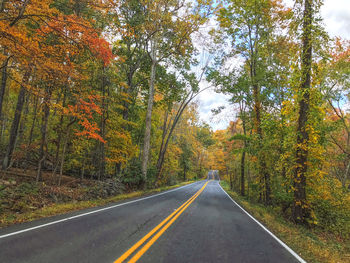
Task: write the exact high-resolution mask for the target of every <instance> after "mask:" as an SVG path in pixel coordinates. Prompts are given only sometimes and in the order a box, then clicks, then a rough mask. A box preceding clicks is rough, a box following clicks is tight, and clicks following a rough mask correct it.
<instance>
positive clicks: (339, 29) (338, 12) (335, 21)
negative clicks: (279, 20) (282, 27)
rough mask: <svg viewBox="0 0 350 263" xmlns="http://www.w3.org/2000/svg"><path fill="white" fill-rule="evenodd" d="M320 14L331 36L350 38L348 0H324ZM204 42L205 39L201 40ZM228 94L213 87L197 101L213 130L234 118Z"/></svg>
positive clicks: (349, 6)
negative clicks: (218, 91) (217, 112)
mask: <svg viewBox="0 0 350 263" xmlns="http://www.w3.org/2000/svg"><path fill="white" fill-rule="evenodd" d="M284 2H285V3H286V5H287V6H290V7H291V6H293V4H294V1H293V0H284ZM321 16H322V17H323V21H324V22H323V23H324V27H325V29H326V31H327V32H328V33H329V35H330V36H331V37H335V36H339V37H341V38H343V39H348V40H350V0H324V5H323V6H322V8H321ZM213 26H215V25H214V22H211V24H210V26H209V27H208V29H209V28H212V27H213ZM201 41H202V44H205V41H206V40H205V39H204V40H203V39H202V40H201ZM200 85H201V87H202V88H206V87H208V86H210V85H209V83H207V82H206V81H205V80H203V81H202V82H201V84H200ZM229 98H230V97H229V96H227V95H224V94H220V93H216V92H215V91H214V89H213V88H209V89H207V90H205V91H203V92H202V93H201V94H200V95H199V97H198V100H197V102H198V103H199V115H200V118H201V120H202V121H204V122H206V123H208V124H209V125H210V126H211V127H212V128H213V130H220V129H225V128H226V127H227V126H228V124H229V122H230V120H233V119H235V117H236V111H235V109H234V107H233V106H232V105H230V104H229V102H228V100H229ZM220 106H225V109H224V110H223V111H222V113H221V114H220V115H218V116H213V114H212V112H211V110H212V109H216V108H218V107H220Z"/></svg>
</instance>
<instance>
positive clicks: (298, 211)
mask: <svg viewBox="0 0 350 263" xmlns="http://www.w3.org/2000/svg"><path fill="white" fill-rule="evenodd" d="M311 27H312V0H305V2H304V15H303V37H302V57H301V73H302V75H301V84H300V91H301V94H302V97H301V99H300V101H299V115H298V128H297V144H296V168H295V170H294V178H293V179H294V202H293V211H292V213H293V214H292V216H293V220H294V222H296V223H305V219H306V217H307V216H308V210H309V209H308V208H307V200H306V189H305V188H306V173H307V169H308V165H307V160H308V150H307V147H308V140H309V135H308V132H307V130H306V126H307V121H308V113H309V103H310V102H309V99H310V83H311V63H312V40H311Z"/></svg>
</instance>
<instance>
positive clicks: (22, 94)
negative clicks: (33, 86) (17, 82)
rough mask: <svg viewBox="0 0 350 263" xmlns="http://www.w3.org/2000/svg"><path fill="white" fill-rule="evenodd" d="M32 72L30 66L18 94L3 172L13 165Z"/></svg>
mask: <svg viewBox="0 0 350 263" xmlns="http://www.w3.org/2000/svg"><path fill="white" fill-rule="evenodd" d="M31 70H32V66H31V65H29V68H28V69H27V71H26V72H25V73H24V76H23V79H22V85H21V88H20V90H19V93H18V97H17V105H16V110H15V116H14V118H13V121H12V125H11V131H10V139H9V144H8V146H7V150H6V154H5V157H4V160H3V162H2V169H3V170H5V169H7V168H8V166H9V164H10V163H11V159H12V154H13V150H14V148H15V144H16V140H17V134H18V127H19V123H20V121H21V115H22V109H23V104H24V100H25V97H26V87H25V85H26V84H27V83H28V81H29V77H30V74H31Z"/></svg>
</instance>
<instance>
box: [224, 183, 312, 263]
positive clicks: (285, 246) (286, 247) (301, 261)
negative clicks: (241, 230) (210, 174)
mask: <svg viewBox="0 0 350 263" xmlns="http://www.w3.org/2000/svg"><path fill="white" fill-rule="evenodd" d="M218 185H219V186H220V188H221V190H222V191H223V192H224V193H225V194H226V195H227V196H228V197H229V198H230V199H231V201H232V202H233V203H234V204H235V205H237V206H238V207H239V208H240V209H241V210H242V211H243V212H244V213H246V214H247V215H248V216H249V217H250V218H251V219H253V220H254V221H255V223H257V224H258V225H259V226H261V227H262V229H264V230H265V231H266V232H267V233H268V234H270V236H272V237H273V238H274V239H275V240H276V241H277V242H278V243H279V244H280V245H282V247H284V248H285V249H286V250H287V251H288V252H289V253H291V254H292V255H293V256H294V257H295V258H296V259H297V260H298V261H299V262H300V263H307V262H306V261H305V260H304V259H302V258H301V257H300V256H299V255H298V254H297V253H296V252H295V251H293V250H292V249H291V248H290V247H288V246H287V245H286V244H285V243H284V242H283V241H282V240H280V239H279V238H278V237H276V236H275V235H274V234H273V233H272V232H271V231H270V230H268V229H267V228H266V227H265V226H264V225H263V224H261V223H260V222H259V221H258V220H257V219H255V218H254V217H253V216H252V215H251V214H249V213H248V212H247V211H246V210H244V208H243V207H241V206H240V205H239V204H237V202H236V201H235V200H233V199H232V197H231V196H230V195H229V194H228V193H226V191H225V190H224V189H223V188H222V187H221V185H220V183H218Z"/></svg>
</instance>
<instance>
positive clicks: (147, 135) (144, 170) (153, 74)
mask: <svg viewBox="0 0 350 263" xmlns="http://www.w3.org/2000/svg"><path fill="white" fill-rule="evenodd" d="M156 50H157V46H156V41H155V40H154V39H153V41H152V43H151V60H152V64H151V76H150V84H149V94H148V104H147V113H146V125H145V126H146V127H145V134H144V140H143V152H142V167H141V168H142V176H143V180H144V183H146V182H147V167H148V158H149V151H150V146H151V125H152V108H153V97H154V83H155V77H156V66H157V58H156Z"/></svg>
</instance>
